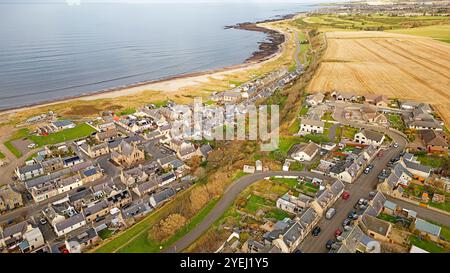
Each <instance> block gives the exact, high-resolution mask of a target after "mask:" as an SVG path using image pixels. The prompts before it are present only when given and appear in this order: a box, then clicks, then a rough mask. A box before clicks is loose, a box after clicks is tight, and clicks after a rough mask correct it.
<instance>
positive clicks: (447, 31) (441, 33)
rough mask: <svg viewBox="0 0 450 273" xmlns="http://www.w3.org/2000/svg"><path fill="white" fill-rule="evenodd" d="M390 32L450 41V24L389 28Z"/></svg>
mask: <svg viewBox="0 0 450 273" xmlns="http://www.w3.org/2000/svg"><path fill="white" fill-rule="evenodd" d="M389 32H393V33H399V34H409V35H417V36H424V37H431V38H434V39H436V40H438V41H442V42H446V43H450V25H433V26H426V27H416V28H406V29H396V30H389Z"/></svg>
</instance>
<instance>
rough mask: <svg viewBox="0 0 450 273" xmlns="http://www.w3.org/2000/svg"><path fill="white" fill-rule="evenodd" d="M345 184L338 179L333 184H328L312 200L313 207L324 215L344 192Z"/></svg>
mask: <svg viewBox="0 0 450 273" xmlns="http://www.w3.org/2000/svg"><path fill="white" fill-rule="evenodd" d="M344 188H345V185H344V184H343V183H342V182H341V181H340V180H339V179H337V180H336V181H335V182H333V184H331V185H330V184H327V185H326V189H325V190H324V191H322V192H321V193H320V194H319V195H318V196H317V198H316V199H315V200H314V201H313V202H311V207H312V208H314V210H315V211H316V212H317V213H318V214H319V215H323V214H324V213H325V212H326V211H327V210H328V209H329V208H330V207H331V206H332V205H333V204H334V202H336V200H337V199H338V198H339V197H340V196H341V195H342V193H343V192H344Z"/></svg>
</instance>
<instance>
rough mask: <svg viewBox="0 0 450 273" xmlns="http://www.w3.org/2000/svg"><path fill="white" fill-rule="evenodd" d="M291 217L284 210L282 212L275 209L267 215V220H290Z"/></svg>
mask: <svg viewBox="0 0 450 273" xmlns="http://www.w3.org/2000/svg"><path fill="white" fill-rule="evenodd" d="M289 217H290V215H289V213H287V212H286V211H284V210H281V209H279V208H274V209H272V210H270V211H269V212H268V213H267V214H266V218H269V219H270V218H275V219H277V220H283V219H284V218H289Z"/></svg>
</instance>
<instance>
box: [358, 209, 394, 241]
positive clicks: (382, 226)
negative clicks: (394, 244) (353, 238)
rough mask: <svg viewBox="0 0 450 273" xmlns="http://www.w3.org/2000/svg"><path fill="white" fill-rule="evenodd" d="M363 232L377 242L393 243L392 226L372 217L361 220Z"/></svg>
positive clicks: (367, 216)
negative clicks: (391, 236)
mask: <svg viewBox="0 0 450 273" xmlns="http://www.w3.org/2000/svg"><path fill="white" fill-rule="evenodd" d="M361 224H362V225H361V226H362V230H363V231H365V232H366V233H367V234H368V235H369V236H371V237H372V238H374V239H375V240H377V241H384V242H391V241H392V240H391V238H390V233H391V231H392V225H391V224H390V223H389V222H386V221H383V220H380V219H378V218H376V217H374V216H371V215H363V216H362V218H361Z"/></svg>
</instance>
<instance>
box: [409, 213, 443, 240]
mask: <svg viewBox="0 0 450 273" xmlns="http://www.w3.org/2000/svg"><path fill="white" fill-rule="evenodd" d="M414 229H415V230H417V231H419V232H420V234H421V235H427V236H429V237H430V239H431V240H433V241H439V236H440V235H441V229H442V228H441V227H440V226H438V225H435V224H432V223H429V222H427V221H425V220H422V219H420V218H417V219H416V221H415V222H414Z"/></svg>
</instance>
